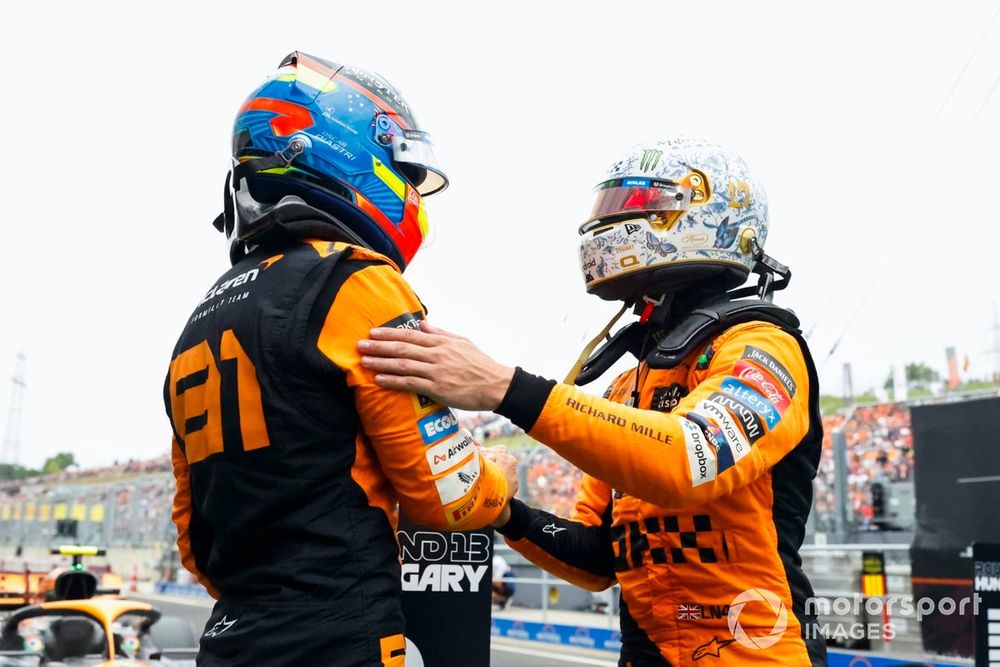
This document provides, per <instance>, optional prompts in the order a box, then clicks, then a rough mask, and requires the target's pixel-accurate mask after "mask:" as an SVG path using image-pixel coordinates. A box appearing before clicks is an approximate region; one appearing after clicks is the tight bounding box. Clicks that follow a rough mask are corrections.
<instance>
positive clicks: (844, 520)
mask: <svg viewBox="0 0 1000 667" xmlns="http://www.w3.org/2000/svg"><path fill="white" fill-rule="evenodd" d="M831 440H832V443H833V475H834V479H833V484H834V493H835V499H836V503H837V514H836V520H837V541H838V542H841V541H843V539H844V536H845V535H847V530H848V507H847V503H848V498H847V475H848V470H847V440H846V438H844V431H843V430H842V429H837V430H836V431H834V432H833V433H832V434H831Z"/></svg>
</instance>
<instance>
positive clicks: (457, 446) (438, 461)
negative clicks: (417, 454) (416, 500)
mask: <svg viewBox="0 0 1000 667" xmlns="http://www.w3.org/2000/svg"><path fill="white" fill-rule="evenodd" d="M475 447H476V441H475V440H473V439H472V434H471V433H469V432H468V431H467V430H465V429H464V428H463V429H462V430H461V431H459V432H458V433H456V434H455V435H453V436H451V437H450V438H448V439H447V440H442V441H441V442H439V443H437V444H436V445H433V446H432V447H429V448H428V449H427V452H426V456H427V463H429V464H430V466H431V474H432V475H439V474H441V473H443V472H444V471H445V470H448V469H449V468H452V467H454V466H456V465H458V464H459V463H460V462H461V461H462V460H463V459H465V457H467V456H469V455H470V454H472V451H473V450H474V449H475Z"/></svg>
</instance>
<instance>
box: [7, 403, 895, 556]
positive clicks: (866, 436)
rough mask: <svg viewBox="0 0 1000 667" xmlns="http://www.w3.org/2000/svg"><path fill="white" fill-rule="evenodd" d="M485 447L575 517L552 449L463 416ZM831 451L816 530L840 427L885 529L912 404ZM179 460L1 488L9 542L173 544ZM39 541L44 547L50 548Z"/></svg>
mask: <svg viewBox="0 0 1000 667" xmlns="http://www.w3.org/2000/svg"><path fill="white" fill-rule="evenodd" d="M460 419H461V420H462V422H463V424H464V425H465V426H466V427H467V428H469V429H470V431H472V433H473V434H474V435H475V437H476V438H477V439H478V440H479V441H480V442H482V443H484V444H486V445H489V444H491V442H492V441H496V440H497V439H498V438H510V437H511V436H514V440H515V441H516V442H521V443H527V446H523V447H521V448H519V449H515V450H514V453H515V455H516V456H517V457H518V459H519V461H520V467H521V481H522V484H521V491H520V493H519V495H520V497H521V498H522V499H523V500H525V501H526V502H528V503H530V504H532V505H535V506H538V507H541V508H544V509H546V510H548V511H551V512H554V513H556V514H559V515H563V516H567V515H570V514H571V513H572V511H573V506H574V499H575V496H576V492H577V489H578V488H579V484H580V480H581V478H582V474H581V472H580V471H579V470H577V469H576V468H575V467H574V466H572V465H571V464H570V463H568V462H567V461H566V460H564V459H563V458H562V457H560V456H558V455H557V454H555V453H554V452H553V451H552V450H550V449H548V448H547V447H544V446H542V445H539V444H537V443H534V442H533V441H530V439H527V438H525V437H523V436H522V437H517V436H519V435H521V434H520V431H519V430H518V429H517V428H516V427H515V426H513V425H512V424H511V423H510V422H509V421H508V420H506V419H502V418H499V417H497V416H496V415H493V414H492V413H466V414H462V415H460ZM823 423H824V440H823V455H822V460H821V463H820V468H819V471H818V474H817V477H816V482H815V490H816V494H815V513H814V527H815V530H816V531H817V532H833V531H834V529H835V521H834V516H835V502H834V497H835V496H834V481H835V465H834V459H833V447H832V434H833V432H834V431H836V430H841V431H843V433H844V437H845V440H846V445H847V469H848V473H849V475H848V479H847V491H848V500H849V517H850V520H851V521H852V523H853V525H852V526H851V527H852V528H854V529H856V530H868V529H874V528H876V527H877V526H876V516H875V515H876V507H875V505H876V503H875V502H873V488H875V487H877V485H879V484H883V485H884V484H887V483H891V482H898V481H907V480H909V479H911V476H912V473H913V436H912V432H911V429H910V412H909V408H908V407H907V406H906V405H904V404H899V403H885V404H879V405H872V406H863V407H853V408H850V409H846V410H844V411H839V412H837V413H834V414H830V415H827V416H825V417H824V419H823ZM169 471H170V459H169V456H167V455H163V456H160V457H158V458H155V459H151V460H148V461H128V462H125V463H121V464H116V465H114V466H108V467H104V468H98V469H85V470H84V469H73V470H67V471H63V472H60V473H55V474H51V475H44V476H39V477H34V478H29V479H23V480H17V481H6V482H2V483H0V544H12V543H16V542H18V541H20V542H26V543H31V542H33V541H41V542H44V541H45V540H50V539H51V538H52V537H53V532H54V529H53V528H51V526H52V525H53V524H54V523H55V521H54V520H58V519H76V520H78V521H79V522H80V525H81V527H82V530H81V538H84V537H87V536H89V537H91V538H92V539H95V540H97V541H103V542H105V543H106V544H107V545H108V546H122V545H135V546H139V545H157V544H161V543H162V544H166V543H169V542H171V541H172V530H173V529H172V526H171V524H170V508H171V503H172V497H173V479H172V476H171V475H170V474H169ZM41 542H40V543H41Z"/></svg>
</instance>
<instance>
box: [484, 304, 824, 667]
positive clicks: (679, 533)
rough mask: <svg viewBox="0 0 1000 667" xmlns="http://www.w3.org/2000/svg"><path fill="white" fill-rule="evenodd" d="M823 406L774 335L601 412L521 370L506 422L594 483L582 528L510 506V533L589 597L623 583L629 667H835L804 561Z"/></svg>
mask: <svg viewBox="0 0 1000 667" xmlns="http://www.w3.org/2000/svg"><path fill="white" fill-rule="evenodd" d="M637 374H638V378H637ZM817 396H818V387H817V379H816V373H815V369H814V366H813V363H812V361H811V358H810V356H809V352H808V350H807V348H806V346H805V342H804V341H803V340H802V339H801V337H800V336H799V335H798V334H797V333H796V332H788V331H785V330H783V329H781V328H779V327H777V326H774V325H772V324H767V323H763V322H750V323H747V324H741V325H738V326H734V327H732V328H730V329H728V330H725V331H724V332H723V333H721V334H719V335H717V336H716V337H715V338H714V339H713V340H711V342H710V344H709V345H708V347H707V348H706V347H704V346H700V347H699V348H698V349H696V350H694V351H692V352H691V353H690V354H689V355H687V357H686V358H685V359H684V361H683V362H682V363H681V364H680V365H678V366H677V367H675V368H672V369H669V370H656V369H650V368H649V367H648V365H647V364H646V363H645V362H644V363H642V364H641V365H640V366H639V368H638V369H635V370H633V371H630V372H627V373H625V374H623V375H621V376H619V377H618V378H617V379H616V381H615V382H614V383H613V385H612V386H611V388H610V389H609V390H608V393H607V394H606V398H603V399H602V398H595V397H592V396H589V395H587V394H585V393H583V392H581V391H579V390H578V389H576V388H574V387H570V386H567V385H564V384H556V383H554V382H551V381H547V380H544V379H542V378H539V377H537V376H533V375H530V374H528V373H525V372H524V371H523V370H521V369H518V370H517V372H516V373H515V376H514V380H513V382H512V384H511V387H510V390H509V391H508V393H507V395H506V397H505V398H504V401H503V403H502V404H501V406H500V407H499V408H498V412H500V413H502V414H504V415H506V416H508V417H510V418H511V419H512V420H513V421H514V422H516V423H517V424H519V425H520V426H522V427H523V428H524V429H525V430H526V431H528V432H529V433H530V435H531V436H532V437H534V438H536V439H538V440H539V441H541V442H543V443H545V444H547V445H549V446H551V447H552V448H553V449H554V450H556V451H557V452H558V453H559V454H561V455H562V456H564V457H566V458H567V459H568V460H569V461H570V462H572V463H573V464H575V465H576V466H578V467H579V468H580V469H582V470H583V471H584V472H585V473H587V476H585V477H584V480H583V483H582V487H581V488H580V491H579V495H578V498H577V505H576V509H575V512H574V515H573V517H572V518H571V519H569V520H567V519H563V518H560V517H556V516H553V515H551V514H548V513H547V512H543V511H541V510H537V509H532V508H529V507H528V506H526V505H524V504H523V503H520V502H518V501H513V502H512V518H511V520H510V522H509V523H508V524H507V525H506V526H505V527H504V528H503V529H502V530H501V532H502V533H503V534H504V535H505V537H506V539H507V543H508V544H509V545H510V546H511V547H513V548H514V549H516V550H517V551H519V552H520V553H521V554H523V555H524V556H526V557H527V558H529V559H530V560H532V561H533V562H534V563H536V564H537V565H539V566H541V567H543V568H545V569H546V570H548V571H550V572H552V573H554V574H556V575H558V576H560V577H562V578H564V579H566V580H568V581H571V582H573V583H576V584H578V585H580V586H583V587H584V588H587V589H590V590H595V591H596V590H602V589H604V588H607V587H608V586H609V585H611V584H613V583H614V582H615V581H616V580H617V581H618V583H620V584H621V622H622V645H623V647H622V657H621V663H620V664H621V665H630V666H631V667H640V666H642V667H645V666H647V665H672V666H674V667H677V666H680V665H696V666H701V665H712V664H724V665H747V664H766V665H825V664H826V653H825V648H824V642H823V639H822V638H821V637H818V636H816V632H815V627H814V626H813V623H814V620H813V619H811V618H809V617H808V616H807V614H806V608H805V602H806V599H807V598H809V597H811V596H812V589H811V586H810V584H809V581H808V579H807V578H806V576H805V574H804V573H803V571H802V568H801V560H800V558H799V555H798V549H799V547H800V546H801V544H802V540H803V537H804V532H805V522H806V518H807V516H808V514H809V509H810V505H811V502H812V479H813V477H814V476H815V472H816V466H817V464H818V462H819V455H820V445H821V439H822V425H821V421H820V417H819V413H818V405H817ZM609 399H610V400H609ZM636 399H637V400H636ZM626 401H628V402H629V403H630V404H632V403H634V404H635V405H636V407H629V406H628V405H622V403H624V402H626Z"/></svg>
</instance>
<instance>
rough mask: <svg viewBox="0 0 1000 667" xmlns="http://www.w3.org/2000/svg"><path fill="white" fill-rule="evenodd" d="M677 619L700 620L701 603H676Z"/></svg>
mask: <svg viewBox="0 0 1000 667" xmlns="http://www.w3.org/2000/svg"><path fill="white" fill-rule="evenodd" d="M677 620H678V621H700V620H701V605H700V604H679V605H677Z"/></svg>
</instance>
